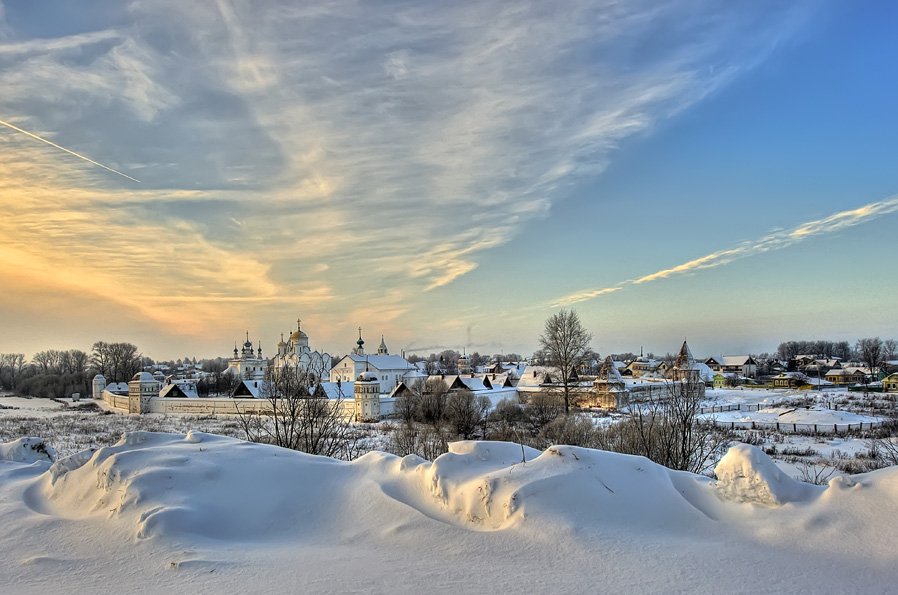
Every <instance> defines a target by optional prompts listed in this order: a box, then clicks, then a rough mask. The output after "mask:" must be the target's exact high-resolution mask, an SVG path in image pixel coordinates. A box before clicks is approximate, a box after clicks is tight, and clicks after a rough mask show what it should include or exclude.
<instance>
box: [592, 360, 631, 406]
mask: <svg viewBox="0 0 898 595" xmlns="http://www.w3.org/2000/svg"><path fill="white" fill-rule="evenodd" d="M593 388H594V389H595V392H596V405H598V406H599V407H604V408H607V409H619V408H621V407H625V406H627V405H628V404H629V402H630V391H628V390H627V387H626V385H625V384H624V379H623V378H622V377H621V375H620V372H618V371H617V368H616V367H615V365H614V362H613V361H612V360H611V356H608V357H606V358H605V362H604V363H603V364H602V368H601V369H600V370H599V375H598V376H596V379H595V382H593Z"/></svg>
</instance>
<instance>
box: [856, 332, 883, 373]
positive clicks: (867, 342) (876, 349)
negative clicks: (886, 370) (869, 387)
mask: <svg viewBox="0 0 898 595" xmlns="http://www.w3.org/2000/svg"><path fill="white" fill-rule="evenodd" d="M855 349H856V350H857V354H858V357H859V358H860V360H861V361H862V362H864V363H865V364H867V367H868V368H869V369H870V374H872V375H874V376H875V375H876V368H878V367H879V366H880V365H881V364H882V362H883V358H882V355H883V345H882V340H881V339H880V338H879V337H871V338H866V339H858V341H857V345H856V346H855Z"/></svg>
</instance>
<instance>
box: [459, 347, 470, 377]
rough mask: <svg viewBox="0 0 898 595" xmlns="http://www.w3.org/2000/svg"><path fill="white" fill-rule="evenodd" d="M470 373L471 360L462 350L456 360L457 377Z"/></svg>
mask: <svg viewBox="0 0 898 595" xmlns="http://www.w3.org/2000/svg"><path fill="white" fill-rule="evenodd" d="M471 372H472V370H471V358H470V357H468V355H467V354H466V353H465V351H464V350H462V354H461V357H459V358H458V373H459V375H465V374H470V373H471Z"/></svg>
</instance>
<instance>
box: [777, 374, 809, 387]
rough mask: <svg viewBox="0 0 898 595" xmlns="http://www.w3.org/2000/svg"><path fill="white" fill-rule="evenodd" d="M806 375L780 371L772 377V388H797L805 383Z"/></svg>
mask: <svg viewBox="0 0 898 595" xmlns="http://www.w3.org/2000/svg"><path fill="white" fill-rule="evenodd" d="M806 380H807V377H806V376H805V375H804V374H801V373H798V372H782V373H781V374H780V375H779V376H774V377H773V388H798V387H800V386H803V385H804V384H806V382H805V381H806Z"/></svg>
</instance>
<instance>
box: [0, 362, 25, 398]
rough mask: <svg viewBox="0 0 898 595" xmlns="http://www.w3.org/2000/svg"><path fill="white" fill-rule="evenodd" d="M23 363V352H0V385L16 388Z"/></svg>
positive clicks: (23, 366) (23, 367)
mask: <svg viewBox="0 0 898 595" xmlns="http://www.w3.org/2000/svg"><path fill="white" fill-rule="evenodd" d="M25 365H26V362H25V354H24V353H0V386H3V388H8V389H10V390H16V384H17V383H18V381H19V378H20V377H21V375H22V371H23V370H24V369H25Z"/></svg>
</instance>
